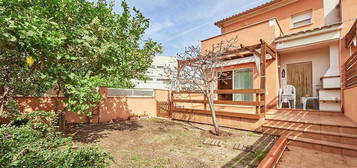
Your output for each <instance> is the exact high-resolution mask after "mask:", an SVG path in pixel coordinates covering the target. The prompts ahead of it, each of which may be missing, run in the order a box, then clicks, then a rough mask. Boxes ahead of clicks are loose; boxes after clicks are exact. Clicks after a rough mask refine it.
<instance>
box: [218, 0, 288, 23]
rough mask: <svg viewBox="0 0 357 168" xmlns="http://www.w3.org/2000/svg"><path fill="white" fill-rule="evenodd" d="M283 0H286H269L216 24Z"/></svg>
mask: <svg viewBox="0 0 357 168" xmlns="http://www.w3.org/2000/svg"><path fill="white" fill-rule="evenodd" d="M281 1H284V0H271V1H269V2H266V3H264V4H261V5H259V6H257V7H254V8H251V9H248V10H245V11H243V12H241V13H238V14H235V15H232V16H230V17H227V18H225V19H222V20H219V21H217V22H215V23H214V25H216V26H219V25H220V24H222V23H223V22H225V21H227V20H230V19H232V18H235V17H239V16H242V15H245V14H247V13H251V12H254V11H257V10H259V9H262V8H264V7H267V6H270V5H273V4H275V3H278V2H281Z"/></svg>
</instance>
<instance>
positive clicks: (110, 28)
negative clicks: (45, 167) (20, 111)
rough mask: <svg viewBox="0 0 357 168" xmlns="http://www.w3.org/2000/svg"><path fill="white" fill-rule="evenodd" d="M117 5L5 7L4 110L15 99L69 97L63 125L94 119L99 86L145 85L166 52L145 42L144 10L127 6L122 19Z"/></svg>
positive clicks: (70, 1)
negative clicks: (70, 116) (51, 93)
mask: <svg viewBox="0 0 357 168" xmlns="http://www.w3.org/2000/svg"><path fill="white" fill-rule="evenodd" d="M113 4H114V3H113V2H110V3H107V2H106V1H105V0H98V2H96V3H93V2H88V1H85V0H0V25H2V26H1V27H0V48H1V51H0V63H1V67H4V68H1V75H2V77H4V78H5V79H6V80H4V81H2V82H0V93H2V94H3V96H2V97H1V102H0V103H1V104H2V106H4V107H5V106H6V104H9V103H8V102H9V101H8V100H10V99H11V97H13V96H14V95H17V94H24V95H28V94H35V93H36V94H41V93H43V92H44V91H46V90H48V88H50V87H52V88H55V89H56V90H57V93H58V95H59V94H61V93H63V95H64V96H65V98H66V99H65V103H66V105H67V106H66V109H64V110H63V111H61V115H60V116H61V117H62V120H61V121H63V114H64V112H65V111H68V110H69V111H74V112H78V113H80V114H86V115H91V111H90V110H89V109H90V108H91V107H93V106H95V105H96V104H97V103H98V101H100V99H101V96H100V95H99V94H97V93H96V92H94V91H93V89H94V88H95V87H97V86H99V85H107V86H113V87H130V86H132V83H131V82H130V80H131V79H135V78H136V79H142V78H144V76H145V71H146V70H147V69H148V68H149V67H150V65H151V62H152V56H153V55H155V54H156V53H158V52H161V45H160V44H158V43H156V42H154V41H152V40H150V39H149V40H146V41H143V40H142V36H143V34H144V33H145V30H146V29H147V28H148V27H149V20H148V19H146V18H145V17H144V16H143V15H142V14H141V13H140V12H139V11H138V10H137V9H135V8H132V9H131V8H130V7H129V6H128V5H127V3H126V2H122V3H121V6H122V13H120V14H116V13H114V5H113ZM13 67H16V69H14V68H13ZM17 79H20V80H17ZM23 81H25V82H23ZM19 83H20V84H19ZM26 86H29V87H26ZM30 86H31V87H30ZM32 86H33V87H32ZM30 88H31V89H30ZM32 88H33V89H32ZM24 90H30V91H31V92H30V93H27V92H26V93H25V92H24ZM9 93H11V94H9ZM5 98H6V99H5ZM5 110H6V108H3V109H2V111H5ZM61 125H62V124H61Z"/></svg>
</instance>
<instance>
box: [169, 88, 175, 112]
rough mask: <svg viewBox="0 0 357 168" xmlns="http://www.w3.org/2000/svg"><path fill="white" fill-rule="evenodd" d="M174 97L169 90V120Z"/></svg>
mask: <svg viewBox="0 0 357 168" xmlns="http://www.w3.org/2000/svg"><path fill="white" fill-rule="evenodd" d="M173 96H174V93H173V91H171V90H170V92H169V117H170V118H171V116H172V110H173V106H174V103H173V98H174V97H173Z"/></svg>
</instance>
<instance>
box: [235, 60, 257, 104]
mask: <svg viewBox="0 0 357 168" xmlns="http://www.w3.org/2000/svg"><path fill="white" fill-rule="evenodd" d="M242 70H248V71H251V73H252V78H251V79H252V88H251V89H253V88H254V68H253V67H246V68H239V69H234V70H233V73H232V89H234V86H235V72H236V71H242ZM233 101H242V100H236V98H235V94H233ZM243 101H254V95H252V97H251V100H243Z"/></svg>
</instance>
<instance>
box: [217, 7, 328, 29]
mask: <svg viewBox="0 0 357 168" xmlns="http://www.w3.org/2000/svg"><path fill="white" fill-rule="evenodd" d="M310 9H312V10H313V12H312V17H313V18H312V21H313V24H311V25H307V26H303V27H300V28H291V16H292V15H294V14H297V13H300V12H304V11H307V10H310ZM273 17H276V18H277V20H278V22H279V25H280V26H281V28H282V30H283V32H284V33H285V34H291V33H295V32H298V31H301V30H306V29H312V28H315V27H321V26H323V25H324V24H325V21H324V11H323V0H299V1H298V2H294V3H292V4H289V5H287V6H284V7H281V8H277V9H274V10H272V11H269V12H266V13H263V14H260V15H257V16H254V17H252V18H249V19H246V20H241V21H239V22H237V23H234V24H231V25H228V26H227V27H223V28H222V33H225V32H230V31H233V30H236V29H239V28H240V27H243V26H246V25H249V24H253V23H256V22H259V21H263V20H266V19H270V18H273ZM262 32H264V31H262ZM261 34H262V33H260V34H256V35H261ZM251 35H254V34H251Z"/></svg>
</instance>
